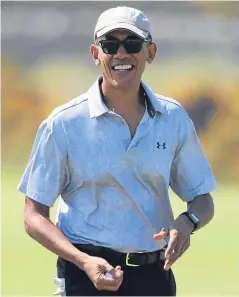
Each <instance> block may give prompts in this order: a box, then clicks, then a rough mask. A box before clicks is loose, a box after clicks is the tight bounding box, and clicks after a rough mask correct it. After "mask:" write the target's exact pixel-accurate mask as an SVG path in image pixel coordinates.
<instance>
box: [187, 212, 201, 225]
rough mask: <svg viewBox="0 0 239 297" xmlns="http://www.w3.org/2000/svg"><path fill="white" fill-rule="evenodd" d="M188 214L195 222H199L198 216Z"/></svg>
mask: <svg viewBox="0 0 239 297" xmlns="http://www.w3.org/2000/svg"><path fill="white" fill-rule="evenodd" d="M189 216H190V218H191V219H192V220H193V221H194V222H195V223H197V224H198V223H199V222H200V220H199V218H198V217H197V216H196V215H195V214H194V213H190V214H189Z"/></svg>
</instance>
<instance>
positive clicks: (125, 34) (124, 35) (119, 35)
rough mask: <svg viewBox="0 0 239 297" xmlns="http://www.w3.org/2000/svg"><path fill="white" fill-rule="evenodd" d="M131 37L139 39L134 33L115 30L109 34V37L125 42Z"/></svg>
mask: <svg viewBox="0 0 239 297" xmlns="http://www.w3.org/2000/svg"><path fill="white" fill-rule="evenodd" d="M129 36H134V37H138V36H137V35H135V34H134V33H132V32H130V31H127V30H120V29H119V30H114V31H112V32H110V33H109V34H107V37H115V38H117V39H120V40H123V39H125V38H127V37H129Z"/></svg>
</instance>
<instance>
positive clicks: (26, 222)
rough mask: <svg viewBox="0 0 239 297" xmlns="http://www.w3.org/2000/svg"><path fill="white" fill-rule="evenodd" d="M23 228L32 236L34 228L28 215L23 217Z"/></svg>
mask: <svg viewBox="0 0 239 297" xmlns="http://www.w3.org/2000/svg"><path fill="white" fill-rule="evenodd" d="M24 228H25V232H26V233H27V234H28V235H29V236H30V237H31V238H34V236H33V234H34V228H33V224H32V220H31V218H30V217H29V215H27V216H26V215H25V217H24Z"/></svg>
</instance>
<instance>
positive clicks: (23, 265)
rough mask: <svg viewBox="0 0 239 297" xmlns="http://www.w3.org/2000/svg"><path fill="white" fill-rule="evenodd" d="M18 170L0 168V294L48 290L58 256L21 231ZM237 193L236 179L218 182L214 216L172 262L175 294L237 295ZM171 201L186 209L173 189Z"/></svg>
mask: <svg viewBox="0 0 239 297" xmlns="http://www.w3.org/2000/svg"><path fill="white" fill-rule="evenodd" d="M22 170H23V169H22ZM22 170H19V169H18V170H16V169H13V168H3V169H2V208H1V209H2V295H11V296H14V295H15V296H16V295H25V296H26V295H30V296H43V295H48V296H49V295H51V294H52V293H53V292H54V291H55V285H54V284H53V278H54V276H55V261H56V256H54V255H53V254H51V253H50V252H48V251H47V250H45V249H44V248H43V247H41V246H40V245H39V244H38V243H36V242H34V241H33V240H32V239H30V238H29V237H28V236H27V235H26V234H25V232H24V226H23V207H24V196H23V195H22V194H21V193H18V192H17V190H16V187H17V184H18V182H19V179H20V177H21V174H22ZM238 193H239V185H237V186H235V185H234V186H232V185H220V184H219V185H218V189H217V191H216V192H215V193H214V195H213V196H214V198H215V217H214V220H213V221H212V222H211V224H210V225H208V226H207V227H205V228H204V229H202V230H200V231H199V232H198V233H197V234H195V235H193V236H192V242H191V247H190V250H188V251H187V253H186V254H185V255H184V256H183V257H182V258H181V259H180V260H178V262H177V263H175V265H174V273H175V276H176V281H177V286H178V295H180V296H182V295H188V296H189V295H190V296H192V295H194V296H195V295H197V296H206V295H207V296H208V295H210V296H212V295H220V296H222V295H226V296H228V295H239V233H238V230H239V229H238V227H239V194H238ZM172 203H173V208H174V213H175V215H177V214H178V213H180V212H181V211H182V210H183V209H184V204H183V203H181V201H180V200H179V199H177V198H176V197H175V196H174V195H172ZM53 213H54V211H53Z"/></svg>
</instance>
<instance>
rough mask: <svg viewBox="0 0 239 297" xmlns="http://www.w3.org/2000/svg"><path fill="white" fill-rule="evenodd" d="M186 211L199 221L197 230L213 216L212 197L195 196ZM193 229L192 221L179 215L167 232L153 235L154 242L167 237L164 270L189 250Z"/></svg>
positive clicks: (163, 231) (205, 195)
mask: <svg viewBox="0 0 239 297" xmlns="http://www.w3.org/2000/svg"><path fill="white" fill-rule="evenodd" d="M188 211H189V212H192V213H194V214H195V215H197V217H198V218H199V219H200V226H199V229H200V228H202V227H203V226H205V225H207V224H208V223H209V222H210V221H211V219H212V218H213V215H214V203H213V199H212V196H211V195H210V194H209V193H207V194H204V195H198V196H196V197H195V198H194V200H193V201H192V202H190V203H189V204H188ZM193 229H194V224H193V223H192V221H191V220H190V219H189V218H188V217H187V216H185V215H179V216H178V217H177V219H176V220H175V221H174V224H173V226H171V227H170V228H169V230H168V231H166V230H162V231H161V232H159V233H158V234H155V235H154V239H155V240H160V239H163V238H165V237H168V236H169V243H168V247H167V249H166V251H165V259H166V260H165V265H164V269H165V270H169V268H170V267H171V266H172V264H173V263H174V262H175V261H176V260H177V259H178V258H179V257H181V256H182V255H183V254H184V252H185V251H186V250H187V249H188V248H189V246H190V235H191V232H192V231H193Z"/></svg>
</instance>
